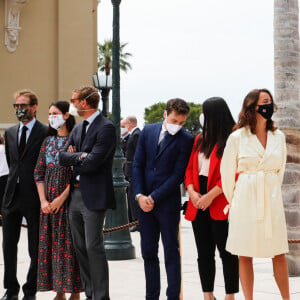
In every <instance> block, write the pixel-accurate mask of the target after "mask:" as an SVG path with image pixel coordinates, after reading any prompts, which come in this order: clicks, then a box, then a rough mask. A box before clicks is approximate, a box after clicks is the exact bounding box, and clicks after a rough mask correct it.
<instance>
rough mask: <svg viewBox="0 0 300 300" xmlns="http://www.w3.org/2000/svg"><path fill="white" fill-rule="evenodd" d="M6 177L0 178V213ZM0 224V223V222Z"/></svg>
mask: <svg viewBox="0 0 300 300" xmlns="http://www.w3.org/2000/svg"><path fill="white" fill-rule="evenodd" d="M7 178H8V175H4V176H0V213H1V209H2V202H3V195H4V192H5V186H6V182H7ZM0 224H1V222H0Z"/></svg>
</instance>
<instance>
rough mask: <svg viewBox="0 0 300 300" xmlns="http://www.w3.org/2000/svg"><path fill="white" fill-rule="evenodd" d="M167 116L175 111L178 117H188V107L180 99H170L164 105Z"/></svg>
mask: <svg viewBox="0 0 300 300" xmlns="http://www.w3.org/2000/svg"><path fill="white" fill-rule="evenodd" d="M166 111H167V115H169V114H170V113H171V112H172V111H175V112H176V113H177V114H178V115H188V114H189V112H190V107H189V105H188V104H187V103H186V102H185V101H184V100H182V99H180V98H175V99H171V100H169V101H168V102H167V104H166Z"/></svg>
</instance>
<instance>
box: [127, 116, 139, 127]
mask: <svg viewBox="0 0 300 300" xmlns="http://www.w3.org/2000/svg"><path fill="white" fill-rule="evenodd" d="M126 119H127V120H128V121H129V122H130V123H131V124H132V125H135V126H136V125H137V119H136V117H135V116H128V117H127V118H126Z"/></svg>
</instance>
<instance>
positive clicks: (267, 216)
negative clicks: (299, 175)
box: [223, 170, 278, 238]
mask: <svg viewBox="0 0 300 300" xmlns="http://www.w3.org/2000/svg"><path fill="white" fill-rule="evenodd" d="M239 174H247V175H253V176H255V177H256V219H257V220H258V221H264V224H265V226H264V227H265V236H266V238H272V220H271V206H270V203H269V204H268V205H267V207H266V204H265V175H266V174H278V170H267V171H265V170H259V171H257V170H256V171H245V172H244V171H242V172H240V173H239ZM230 206H231V204H228V205H226V206H225V208H224V210H223V211H224V214H227V212H228V211H229V209H230Z"/></svg>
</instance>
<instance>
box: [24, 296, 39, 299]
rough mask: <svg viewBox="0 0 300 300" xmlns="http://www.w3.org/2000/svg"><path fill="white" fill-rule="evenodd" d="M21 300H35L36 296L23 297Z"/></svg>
mask: <svg viewBox="0 0 300 300" xmlns="http://www.w3.org/2000/svg"><path fill="white" fill-rule="evenodd" d="M22 300H36V296H24V297H23V298H22Z"/></svg>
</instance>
